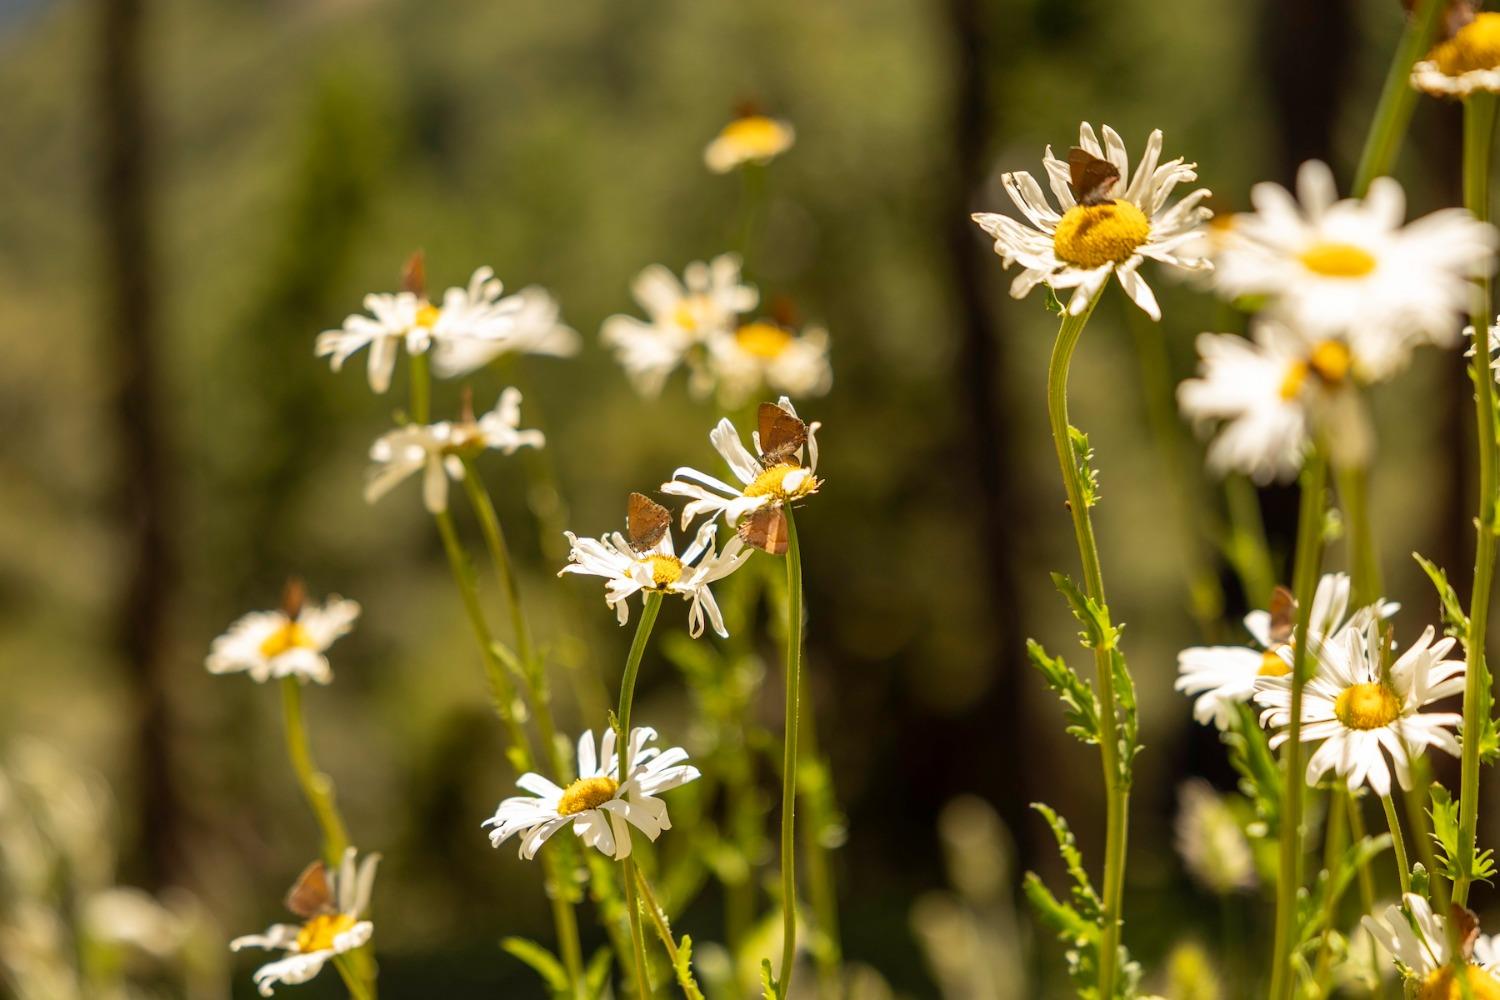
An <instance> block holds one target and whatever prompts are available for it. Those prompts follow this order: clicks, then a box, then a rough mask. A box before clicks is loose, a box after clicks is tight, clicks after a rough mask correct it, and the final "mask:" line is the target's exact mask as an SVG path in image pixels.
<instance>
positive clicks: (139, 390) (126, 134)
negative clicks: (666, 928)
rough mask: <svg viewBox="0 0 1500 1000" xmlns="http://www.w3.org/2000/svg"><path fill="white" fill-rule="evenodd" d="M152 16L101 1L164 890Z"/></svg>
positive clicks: (128, 614) (133, 674)
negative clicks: (148, 23) (149, 75)
mask: <svg viewBox="0 0 1500 1000" xmlns="http://www.w3.org/2000/svg"><path fill="white" fill-rule="evenodd" d="M144 15H145V0H101V7H100V12H99V37H98V45H99V49H98V59H99V63H98V79H97V80H96V86H97V88H98V90H97V94H96V100H97V101H98V117H99V125H100V149H99V165H100V166H99V176H98V198H99V218H100V220H101V223H102V234H101V235H102V261H101V266H102V272H103V288H104V299H103V302H104V313H103V317H102V321H101V323H100V329H101V332H102V334H103V336H104V340H105V343H104V345H103V346H104V351H103V355H102V356H103V357H104V358H105V359H106V364H108V366H109V367H108V379H109V381H110V397H111V400H112V407H113V411H112V419H113V422H114V427H115V432H116V435H117V437H116V441H115V446H116V449H117V452H118V469H117V476H118V480H117V493H116V500H117V503H118V511H119V520H120V528H121V531H122V534H123V536H124V538H125V541H126V544H125V546H124V557H123V565H124V573H123V574H122V577H123V582H122V590H121V593H120V595H119V603H118V607H117V614H118V620H117V622H116V624H115V629H116V641H117V644H118V651H119V655H120V658H121V660H122V661H123V663H124V665H125V667H126V669H127V670H128V671H129V674H130V681H131V686H132V688H133V691H134V693H135V697H136V704H135V705H134V706H133V709H134V715H135V722H136V727H137V729H136V731H137V739H138V753H139V759H138V761H137V767H138V768H139V782H138V785H139V796H140V798H139V807H140V823H139V832H140V836H141V838H142V840H143V850H142V852H141V856H142V862H143V864H144V870H143V872H142V875H143V881H145V882H146V883H147V884H150V885H162V884H164V883H167V882H169V881H171V874H170V873H171V872H172V871H173V870H174V869H175V867H176V862H177V860H178V858H179V853H180V852H179V847H180V844H179V823H178V820H179V816H180V810H179V801H178V796H177V791H176V788H175V785H174V782H173V775H172V768H171V762H170V746H169V718H168V716H169V712H168V705H167V698H166V684H165V678H164V677H163V667H164V664H163V653H164V638H165V633H166V625H167V615H166V608H167V600H168V588H169V586H170V582H171V575H172V573H171V564H172V560H171V553H170V543H169V539H168V536H167V524H168V520H169V508H170V504H169V500H168V496H167V494H168V477H167V472H166V462H167V456H166V453H165V448H164V446H163V442H162V426H161V415H160V412H159V384H158V383H159V377H160V373H159V371H158V365H157V357H156V349H157V344H156V341H155V328H156V319H157V299H156V288H155V285H154V280H153V279H154V275H155V246H154V245H153V236H152V232H151V203H150V194H151V191H150V182H151V162H150V156H149V147H150V122H149V114H148V97H147V94H146V82H145V53H144V52H143V41H144Z"/></svg>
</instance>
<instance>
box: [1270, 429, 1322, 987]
mask: <svg viewBox="0 0 1500 1000" xmlns="http://www.w3.org/2000/svg"><path fill="white" fill-rule="evenodd" d="M1327 471H1328V468H1327V463H1326V462H1325V461H1324V459H1323V455H1322V453H1321V452H1319V451H1316V450H1315V451H1314V452H1313V453H1312V454H1311V455H1310V456H1309V457H1308V459H1307V464H1306V466H1305V467H1304V468H1303V470H1302V503H1301V510H1300V512H1299V513H1298V516H1297V559H1296V567H1295V570H1294V572H1293V591H1294V593H1295V594H1296V597H1297V627H1296V632H1295V638H1294V641H1293V643H1292V675H1291V676H1292V699H1291V706H1290V710H1289V718H1288V721H1287V733H1286V736H1287V739H1286V743H1285V745H1284V746H1283V749H1282V751H1281V760H1282V772H1281V781H1282V788H1281V794H1282V803H1281V831H1280V836H1281V853H1280V865H1279V868H1278V873H1277V879H1276V942H1275V948H1274V951H1273V955H1272V966H1271V992H1270V998H1271V1000H1282V998H1284V997H1290V996H1291V995H1292V989H1293V982H1292V979H1293V976H1292V958H1293V952H1294V951H1295V949H1296V944H1297V941H1296V938H1297V926H1296V925H1297V890H1298V888H1300V887H1301V885H1302V873H1301V867H1302V800H1303V791H1304V788H1305V786H1306V782H1305V781H1304V780H1303V775H1302V689H1303V687H1304V686H1305V685H1306V683H1307V675H1308V669H1307V664H1308V648H1307V647H1308V642H1307V639H1308V625H1309V621H1310V618H1311V616H1312V600H1313V593H1314V591H1315V590H1316V589H1317V585H1318V570H1319V568H1320V565H1321V563H1322V553H1323V487H1324V481H1325V479H1326V477H1327Z"/></svg>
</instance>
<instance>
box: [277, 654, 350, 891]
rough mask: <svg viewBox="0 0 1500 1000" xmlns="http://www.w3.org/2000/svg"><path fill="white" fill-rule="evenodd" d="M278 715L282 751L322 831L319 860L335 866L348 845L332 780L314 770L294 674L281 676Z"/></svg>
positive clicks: (300, 691)
mask: <svg viewBox="0 0 1500 1000" xmlns="http://www.w3.org/2000/svg"><path fill="white" fill-rule="evenodd" d="M281 714H282V718H283V719H284V720H285V722H286V725H285V729H286V754H287V757H289V758H290V759H291V762H292V770H293V771H295V772H296V774H297V783H298V784H299V785H301V786H302V794H303V796H304V797H305V798H306V799H307V804H308V806H309V807H311V809H312V812H313V816H314V818H316V819H317V821H318V828H319V829H320V830H322V831H323V861H324V863H325V864H327V865H328V866H329V867H330V868H333V869H337V868H338V866H339V863H340V862H341V861H342V860H343V857H344V851H345V849H346V848H348V846H349V834H348V831H347V830H346V829H345V828H344V820H343V818H342V817H341V816H340V815H339V809H338V805H337V803H336V802H335V801H334V794H333V781H332V779H330V778H329V777H328V775H326V774H324V773H323V772H322V771H319V770H318V767H317V765H316V764H315V763H313V758H312V752H311V751H310V750H309V749H308V745H307V723H306V721H305V720H304V718H303V714H302V685H301V683H300V682H299V681H298V680H297V678H295V677H283V678H282V679H281Z"/></svg>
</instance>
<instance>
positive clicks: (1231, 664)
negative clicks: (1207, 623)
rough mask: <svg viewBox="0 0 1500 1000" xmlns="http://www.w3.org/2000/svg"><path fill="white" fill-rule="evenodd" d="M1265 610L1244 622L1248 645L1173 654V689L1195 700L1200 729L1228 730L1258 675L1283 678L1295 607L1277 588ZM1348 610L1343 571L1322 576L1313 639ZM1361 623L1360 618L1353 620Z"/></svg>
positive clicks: (1379, 611) (1392, 607)
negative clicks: (1208, 727)
mask: <svg viewBox="0 0 1500 1000" xmlns="http://www.w3.org/2000/svg"><path fill="white" fill-rule="evenodd" d="M1271 604H1272V607H1271V610H1269V611H1260V610H1257V611H1252V612H1250V613H1249V614H1247V615H1246V616H1245V618H1244V624H1245V630H1246V631H1247V632H1249V633H1250V637H1251V638H1252V639H1253V640H1254V641H1255V647H1254V648H1252V647H1249V646H1193V647H1191V648H1189V649H1184V650H1183V651H1182V652H1181V653H1178V654H1177V674H1178V676H1177V682H1176V683H1175V684H1174V685H1173V687H1174V688H1175V689H1176V690H1178V691H1181V692H1183V693H1184V694H1186V695H1189V696H1190V697H1191V696H1196V699H1197V700H1196V701H1194V702H1193V718H1194V719H1196V720H1198V722H1200V723H1202V724H1203V725H1207V724H1208V723H1210V722H1212V723H1213V724H1214V725H1215V726H1217V727H1218V728H1219V729H1221V730H1223V729H1228V728H1229V727H1230V726H1231V725H1232V724H1233V720H1234V717H1235V706H1236V705H1239V704H1242V703H1244V702H1247V701H1249V700H1250V698H1251V697H1252V696H1253V695H1254V694H1255V682H1256V679H1257V678H1258V677H1284V676H1286V674H1287V673H1289V672H1290V670H1291V667H1290V666H1289V664H1288V662H1287V660H1286V658H1285V656H1284V652H1285V651H1286V650H1287V649H1288V640H1290V638H1291V635H1292V626H1293V624H1294V621H1293V619H1294V616H1295V613H1296V608H1295V606H1294V604H1293V603H1292V599H1291V593H1290V592H1289V591H1287V590H1286V589H1285V588H1281V587H1278V588H1277V589H1276V594H1275V595H1273V597H1272V600H1271ZM1400 608H1401V605H1399V604H1395V603H1393V602H1390V601H1385V600H1380V601H1377V602H1376V603H1375V604H1374V605H1373V606H1372V607H1370V608H1367V609H1363V610H1361V611H1360V612H1359V613H1358V615H1356V617H1359V615H1370V614H1373V615H1375V616H1377V617H1379V618H1381V619H1386V618H1389V617H1390V616H1391V615H1393V614H1395V613H1396V612H1397V611H1398V610H1400ZM1348 610H1349V577H1348V575H1347V574H1344V573H1327V574H1324V576H1323V577H1322V579H1320V580H1319V581H1318V586H1317V589H1316V590H1315V591H1314V592H1313V602H1312V612H1311V614H1310V616H1309V618H1308V623H1309V627H1310V629H1311V630H1312V631H1313V632H1315V633H1317V634H1319V635H1332V634H1333V633H1335V632H1337V631H1338V630H1339V629H1341V628H1343V627H1344V626H1345V624H1347V621H1346V616H1347V613H1348ZM1364 620H1365V619H1364V618H1362V617H1360V618H1359V621H1361V622H1363V621H1364Z"/></svg>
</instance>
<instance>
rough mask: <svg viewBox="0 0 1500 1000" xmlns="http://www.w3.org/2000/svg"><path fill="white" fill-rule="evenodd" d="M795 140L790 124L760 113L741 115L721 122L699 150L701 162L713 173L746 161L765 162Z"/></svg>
mask: <svg viewBox="0 0 1500 1000" xmlns="http://www.w3.org/2000/svg"><path fill="white" fill-rule="evenodd" d="M796 141H797V133H796V130H794V129H793V128H792V123H791V122H788V121H783V120H781V119H779V118H771V117H769V116H768V115H762V114H753V113H752V114H743V115H740V116H739V117H737V118H735V119H734V120H733V121H731V122H730V123H729V124H728V125H725V126H724V128H723V129H722V130H720V132H719V134H718V135H716V136H714V139H713V141H712V142H710V143H709V144H708V146H707V147H706V148H705V149H704V150H703V162H704V163H705V164H706V165H707V166H708V169H710V170H712V171H713V172H714V173H716V174H727V173H729V171H731V170H733V169H734V168H735V167H738V166H742V165H744V164H746V163H754V164H757V165H762V166H763V165H765V164H767V163H770V162H771V161H772V160H774V159H776V157H778V156H780V155H781V154H782V153H785V152H786V151H787V150H789V149H791V148H792V143H794V142H796Z"/></svg>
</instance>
